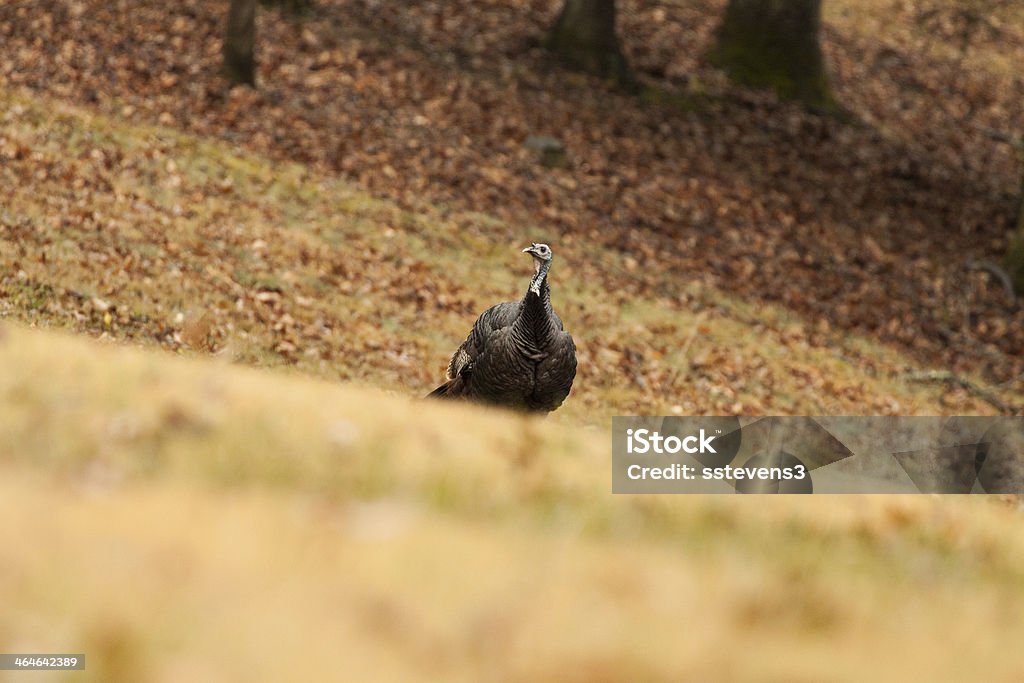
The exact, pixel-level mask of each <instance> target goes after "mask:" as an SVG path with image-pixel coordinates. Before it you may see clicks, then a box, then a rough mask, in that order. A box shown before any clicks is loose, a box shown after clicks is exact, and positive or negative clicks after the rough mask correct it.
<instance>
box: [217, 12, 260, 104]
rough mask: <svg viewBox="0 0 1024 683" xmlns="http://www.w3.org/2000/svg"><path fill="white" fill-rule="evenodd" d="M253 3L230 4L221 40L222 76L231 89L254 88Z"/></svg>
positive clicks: (254, 37) (254, 40)
mask: <svg viewBox="0 0 1024 683" xmlns="http://www.w3.org/2000/svg"><path fill="white" fill-rule="evenodd" d="M255 47H256V0H231V7H230V9H228V26H227V32H226V34H225V36H224V75H225V76H226V77H227V79H228V80H229V81H231V83H232V84H234V85H252V86H255V85H256V58H255V56H254V54H253V52H254V50H255Z"/></svg>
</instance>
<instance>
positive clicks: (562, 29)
mask: <svg viewBox="0 0 1024 683" xmlns="http://www.w3.org/2000/svg"><path fill="white" fill-rule="evenodd" d="M547 47H548V49H549V50H551V51H552V52H554V53H555V54H557V55H559V56H560V57H561V58H562V59H564V60H565V61H566V62H568V63H569V64H570V65H571V66H573V67H574V68H577V69H579V70H581V71H585V72H587V73H591V74H594V75H596V76H601V77H603V78H610V79H612V80H614V81H616V82H618V83H623V84H631V83H633V75H632V73H630V70H629V66H628V65H627V64H626V58H625V57H623V56H622V50H621V49H620V48H619V38H618V35H616V33H615V0H565V5H564V6H563V7H562V13H561V14H560V15H558V20H557V21H555V25H554V26H553V27H552V28H551V32H550V33H549V34H548V38H547Z"/></svg>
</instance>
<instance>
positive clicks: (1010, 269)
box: [1003, 152, 1024, 298]
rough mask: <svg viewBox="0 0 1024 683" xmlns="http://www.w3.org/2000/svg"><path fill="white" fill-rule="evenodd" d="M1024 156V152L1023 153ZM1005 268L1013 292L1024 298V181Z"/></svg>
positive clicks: (1021, 185) (1005, 259)
mask: <svg viewBox="0 0 1024 683" xmlns="http://www.w3.org/2000/svg"><path fill="white" fill-rule="evenodd" d="M1021 155H1022V156H1024V152H1021ZM1003 267H1004V268H1005V269H1006V274H1007V275H1009V276H1010V282H1011V283H1012V284H1013V291H1014V293H1015V294H1016V295H1017V297H1018V298H1020V297H1021V296H1024V179H1022V180H1021V183H1020V203H1019V204H1018V205H1017V225H1015V226H1014V227H1013V229H1012V230H1011V231H1010V239H1009V244H1008V245H1007V248H1006V256H1005V257H1004V258H1003Z"/></svg>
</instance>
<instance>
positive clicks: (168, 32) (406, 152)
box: [0, 0, 1024, 683]
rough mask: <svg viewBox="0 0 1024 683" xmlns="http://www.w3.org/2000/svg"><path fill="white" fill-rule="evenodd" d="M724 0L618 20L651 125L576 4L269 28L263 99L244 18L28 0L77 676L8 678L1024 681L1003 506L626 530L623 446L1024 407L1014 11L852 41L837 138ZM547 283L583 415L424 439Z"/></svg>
mask: <svg viewBox="0 0 1024 683" xmlns="http://www.w3.org/2000/svg"><path fill="white" fill-rule="evenodd" d="M723 3H724V0H694V1H693V2H691V1H689V0H687V1H686V2H678V1H676V0H668V1H666V2H654V1H649V0H629V1H626V0H623V2H621V5H620V6H621V7H622V12H621V17H620V24H621V33H622V38H623V44H624V49H625V51H626V53H627V56H628V58H629V60H630V62H631V63H632V64H633V65H634V66H635V68H636V70H637V73H638V75H639V78H640V82H641V84H642V86H643V87H642V89H641V93H640V94H639V95H636V96H634V95H627V94H625V93H622V92H618V91H615V90H611V89H609V88H608V87H607V86H606V85H605V84H602V83H599V82H596V81H593V80H591V79H588V78H585V77H582V76H579V75H577V74H573V73H570V72H567V71H565V70H563V69H561V68H557V66H556V65H553V64H552V63H551V62H550V61H549V60H548V58H547V57H546V56H545V53H544V51H543V50H542V49H540V48H539V47H538V41H539V37H540V36H542V35H543V31H544V27H545V26H547V25H548V23H549V22H550V20H551V18H552V16H553V14H554V12H555V10H556V9H557V4H558V3H557V2H555V0H487V1H486V2H479V3H437V2H427V1H425V0H424V1H421V0H413V1H411V2H408V3H404V4H400V5H399V4H394V3H391V4H389V3H380V2H376V1H372V0H317V1H316V2H314V4H313V7H312V10H311V11H310V12H309V13H307V14H305V15H303V16H301V17H289V16H287V15H286V14H283V13H280V12H277V11H273V10H269V9H266V8H264V9H262V10H260V12H261V14H260V19H259V22H260V23H259V35H260V39H259V40H260V75H259V78H260V87H259V88H258V89H256V90H250V89H244V88H242V89H235V90H231V91H229V90H226V89H225V87H224V83H223V81H222V80H221V79H220V77H219V76H218V73H217V65H218V61H219V54H220V28H221V25H222V23H221V22H222V20H223V16H222V11H223V9H224V7H225V6H226V3H219V4H218V3H209V2H203V1H201V0H182V1H181V2H179V3H170V4H168V3H158V2H155V1H154V0H138V1H137V2H132V3H128V4H127V5H126V4H125V3H106V2H100V0H74V1H73V2H66V1H64V0H33V1H32V2H30V3H26V2H10V3H0V36H2V37H3V41H4V46H5V48H4V50H3V51H2V54H0V197H3V201H2V202H0V367H2V368H3V372H0V605H2V608H0V652H57V651H65V652H84V653H86V656H87V668H86V670H85V672H84V673H83V672H78V673H72V674H66V675H63V674H61V675H58V674H54V675H48V674H45V673H41V672H36V673H33V674H31V675H26V676H21V677H14V676H13V675H12V676H11V677H10V678H11V679H12V680H18V681H20V680H32V681H36V680H68V681H76V682H81V681H89V682H92V681H95V682H97V683H100V682H102V683H107V682H108V681H132V682H134V681H191V680H197V681H199V680H201V681H246V682H248V681H282V680H311V681H318V680H344V681H351V680H357V681H359V680H367V681H369V680H373V681H378V680H379V681H407V680H408V681H423V680H430V681H466V682H474V683H475V682H477V681H494V682H504V681H508V682H512V681H531V682H534V681H536V682H539V683H545V682H550V683H556V682H557V683H562V682H566V681H568V682H578V683H584V682H586V683H595V682H596V683H600V682H603V681H607V682H608V683H611V682H613V681H615V682H618V681H633V680H636V681H652V682H658V681H664V682H666V683H667V682H669V681H672V682H675V681H691V680H697V681H701V680H708V681H718V680H724V681H751V682H754V681H757V682H759V683H760V682H762V681H787V682H788V681H821V680H828V681H851V682H852V681H864V680H882V681H885V680H893V681H906V680H928V681H951V682H952V681H957V682H959V681H963V680H986V681H1018V680H1022V679H1024V666H1022V664H1021V658H1020V657H1019V655H1018V652H1017V649H1018V646H1017V643H1018V642H1020V640H1021V637H1022V636H1024V601H1022V600H1021V597H1022V588H1021V587H1022V586H1024V526H1022V524H1021V522H1022V509H1021V501H1020V500H1019V499H1018V498H1016V497H997V496H984V497H982V496H975V497H967V496H962V497H961V496H926V495H920V496H881V495H879V496H818V497H799V496H718V497H712V496H685V495H664V496H656V495H650V496H640V495H637V496H625V495H619V496H613V495H612V494H611V462H610V461H611V454H610V450H611V448H610V447H611V439H610V434H609V430H610V424H609V423H610V418H611V416H613V415H630V414H647V415H659V414H685V415H706V414H726V415H735V414H742V415H815V414H828V415H958V414H959V415H970V414H997V413H1005V414H1010V413H1017V414H1019V413H1021V412H1022V411H1024V308H1022V307H1021V306H1019V305H1018V303H1017V302H1013V301H1010V300H1009V298H1008V297H1007V296H1006V295H1005V292H1003V291H1002V288H1001V286H1000V284H999V283H998V282H996V281H995V280H994V279H993V278H992V277H990V276H989V275H988V274H986V272H985V271H984V269H978V268H973V267H972V266H971V264H972V263H975V264H976V263H978V262H987V261H995V260H998V258H999V255H1000V254H1001V252H1002V250H1003V248H1004V247H1005V235H1006V229H1007V226H1008V225H1009V220H1010V217H1011V216H1012V212H1013V204H1014V201H1015V198H1016V196H1017V192H1018V190H1019V187H1020V185H1019V183H1020V172H1021V169H1020V168H1019V164H1018V161H1019V160H1017V159H1015V158H1014V156H1013V154H1012V153H1011V152H1010V150H1009V149H1008V148H1007V147H1006V146H1005V145H1000V144H999V143H997V142H996V141H995V140H994V139H993V138H992V136H991V135H990V133H991V131H989V132H986V129H996V130H999V131H1007V132H1012V131H1014V130H1017V132H1019V129H1020V125H1021V121H1024V79H1022V78H1021V77H1020V76H1019V75H1018V71H1019V70H1018V69H1016V68H1015V66H1014V65H1017V64H1020V63H1022V60H1024V9H1022V8H1021V7H1018V6H1017V5H1015V4H1013V3H1006V2H995V3H994V5H993V7H994V9H993V10H992V11H991V12H989V13H987V14H985V15H984V19H983V20H978V21H977V22H976V23H975V24H970V25H969V27H970V31H967V30H966V29H964V26H963V25H962V22H963V21H966V19H965V17H966V18H967V19H969V18H970V16H971V15H970V8H971V7H972V6H973V5H971V3H968V2H966V0H965V2H956V3H940V2H933V1H931V0H868V1H867V2H852V1H850V0H828V2H826V4H825V7H826V16H825V33H826V35H825V48H826V51H827V53H828V58H829V65H830V66H829V68H830V73H831V74H832V76H833V79H834V86H835V90H836V94H837V98H838V100H839V102H840V103H841V104H842V105H843V106H844V107H845V108H846V109H847V110H848V116H845V117H826V116H820V115H817V114H814V113H810V112H806V111H803V110H801V109H799V108H798V107H796V106H795V105H791V104H787V103H780V102H778V101H776V100H775V99H774V98H772V97H770V96H767V95H765V94H763V93H757V92H750V91H746V90H743V89H739V88H735V87H733V86H731V85H730V84H728V83H727V82H726V81H725V80H724V78H723V77H722V75H721V74H720V73H718V72H717V71H716V70H714V69H712V68H710V67H709V66H708V65H707V64H706V63H705V62H704V60H703V59H702V57H701V55H702V54H703V50H704V48H705V47H706V45H707V42H708V40H709V39H710V38H709V37H710V33H711V30H712V28H713V26H714V22H715V18H716V17H717V16H718V15H719V14H720V12H721V9H722V6H723ZM396 8H397V9H396ZM399 9H400V10H401V11H399ZM961 34H962V35H961ZM531 135H553V136H556V137H557V138H558V139H559V140H561V141H562V142H563V143H564V144H565V147H566V152H567V154H566V159H565V160H564V163H563V164H556V165H555V167H548V166H545V165H544V164H542V163H540V161H539V160H538V158H537V155H536V154H535V153H534V151H532V150H531V149H529V148H528V147H527V146H526V145H524V142H525V140H526V139H527V138H528V137H529V136H531ZM533 241H545V242H548V243H550V244H551V245H552V247H553V249H554V251H555V254H556V256H555V261H554V266H553V269H552V275H551V286H552V292H553V294H552V296H553V301H554V306H555V308H556V310H557V311H558V312H559V314H560V315H561V317H562V318H563V319H564V320H565V322H566V326H567V328H568V329H569V330H570V331H571V333H572V334H573V336H574V338H575V340H576V344H577V346H578V357H579V363H580V365H579V374H578V376H577V378H576V382H575V384H574V386H573V390H572V393H571V395H570V397H569V398H568V400H567V401H566V403H565V404H564V406H563V407H562V408H560V409H559V410H558V411H556V412H555V413H553V414H552V415H550V416H548V417H546V418H544V419H538V418H533V417H525V416H522V415H518V414H510V413H505V412H502V411H498V410H488V409H482V408H479V407H472V406H466V405H458V404H454V405H452V404H440V403H438V402H432V401H425V400H422V398H421V397H422V396H424V395H425V394H426V393H427V392H428V391H430V390H431V389H433V388H434V387H435V386H436V385H437V384H438V383H439V382H440V381H441V379H442V378H443V374H444V369H445V367H446V365H447V362H448V359H449V356H450V354H451V352H452V351H453V350H454V349H455V348H456V346H457V345H458V343H459V342H460V341H461V340H462V339H463V338H464V336H465V335H466V333H467V332H468V330H469V327H470V325H471V324H472V322H473V320H474V319H475V317H476V316H477V315H478V314H479V313H480V312H481V311H482V310H484V309H485V308H486V307H488V306H490V305H492V304H494V303H496V302H498V301H503V300H510V299H515V298H518V297H519V296H521V294H522V292H523V291H524V288H525V287H526V284H527V281H528V277H529V275H530V272H531V264H530V262H529V259H528V258H527V257H526V256H524V255H523V254H522V253H520V250H521V249H522V247H523V246H525V245H527V244H528V243H530V242H533ZM6 673H7V672H4V675H0V680H4V681H6V680H8V678H7V677H6Z"/></svg>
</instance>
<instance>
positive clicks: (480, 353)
mask: <svg viewBox="0 0 1024 683" xmlns="http://www.w3.org/2000/svg"><path fill="white" fill-rule="evenodd" d="M523 252H524V253H527V254H530V255H532V256H533V263H534V275H533V279H532V280H530V286H529V288H528V289H527V290H526V294H525V295H524V296H523V298H522V300H520V301H506V302H505V303H501V304H498V305H496V306H492V307H490V308H488V309H487V310H486V311H484V312H483V314H482V315H481V316H480V317H479V318H477V321H476V323H475V324H474V325H473V330H472V331H471V332H470V333H469V336H468V337H466V341H464V342H462V346H460V347H459V349H458V350H457V351H456V352H455V355H453V356H452V360H451V362H450V363H449V364H448V372H447V378H448V381H447V382H445V383H444V384H442V385H441V386H439V387H438V388H437V389H435V390H434V391H432V392H431V393H430V395H429V396H428V398H429V397H437V398H461V399H467V400H470V401H475V402H477V403H487V404H490V405H496V406H503V407H506V408H513V409H516V410H523V411H529V412H540V413H548V412H551V411H552V410H554V409H555V408H557V407H558V406H560V405H562V401H564V400H565V397H566V396H568V395H569V389H570V388H571V387H572V380H573V378H575V377H576V345H575V344H574V343H573V341H572V337H571V336H569V333H568V332H566V331H565V330H564V329H563V328H562V320H561V318H559V317H558V315H557V314H556V313H555V312H554V311H553V310H552V308H551V290H550V289H549V288H548V280H547V278H548V271H549V270H550V269H551V258H552V256H553V253H552V251H551V247H549V246H548V245H546V244H531V245H530V246H528V247H527V248H526V249H523Z"/></svg>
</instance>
